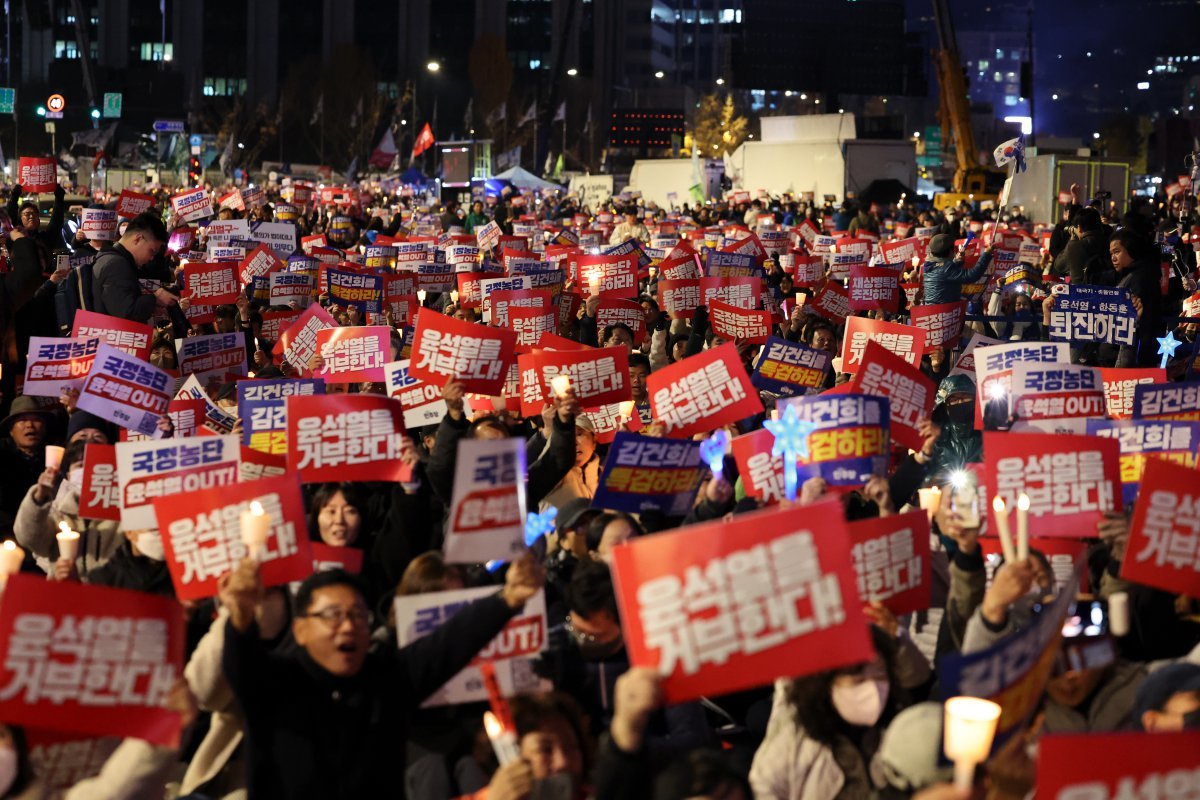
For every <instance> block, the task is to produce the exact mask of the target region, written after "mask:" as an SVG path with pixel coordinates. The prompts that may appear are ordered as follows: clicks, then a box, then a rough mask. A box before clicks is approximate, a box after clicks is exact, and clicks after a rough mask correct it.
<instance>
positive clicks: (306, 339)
mask: <svg viewBox="0 0 1200 800" xmlns="http://www.w3.org/2000/svg"><path fill="white" fill-rule="evenodd" d="M264 320H265V317H264ZM334 327H337V322H336V321H335V320H334V318H333V317H332V316H330V315H329V312H328V311H326V310H325V309H324V308H322V307H321V306H320V305H318V304H317V303H313V304H312V305H310V306H309V307H308V308H306V309H305V310H304V311H302V312H300V313H299V316H298V317H296V321H295V322H293V323H292V324H291V325H289V326H288V328H287V329H286V330H285V331H283V332H282V333H281V334H279V338H278V339H277V340H276V342H275V348H274V353H275V355H277V356H283V359H284V360H285V361H287V363H289V364H291V365H292V366H293V367H295V368H296V369H297V370H299V371H300V372H301V374H305V373H307V370H308V363H309V362H310V361H311V360H312V357H313V356H314V355H315V354H316V352H317V332H318V331H320V330H323V329H325V328H334ZM263 335H264V336H267V332H266V330H264V331H263ZM267 338H270V337H269V336H267Z"/></svg>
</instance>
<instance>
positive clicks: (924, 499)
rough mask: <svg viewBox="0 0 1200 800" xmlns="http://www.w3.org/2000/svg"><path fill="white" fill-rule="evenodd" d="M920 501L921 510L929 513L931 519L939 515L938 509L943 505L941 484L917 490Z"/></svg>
mask: <svg viewBox="0 0 1200 800" xmlns="http://www.w3.org/2000/svg"><path fill="white" fill-rule="evenodd" d="M917 498H918V502H919V503H920V505H921V510H922V511H924V512H925V513H926V514H928V515H929V519H930V521H933V518H934V517H935V516H937V512H938V509H940V508H941V507H942V489H941V487H940V486H930V487H929V488H927V489H918V490H917Z"/></svg>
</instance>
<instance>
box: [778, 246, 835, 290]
mask: <svg viewBox="0 0 1200 800" xmlns="http://www.w3.org/2000/svg"><path fill="white" fill-rule="evenodd" d="M782 258H783V257H782V256H780V259H782ZM791 263H792V270H791V272H792V284H793V285H794V286H806V287H815V286H817V284H819V283H820V282H821V281H822V279H824V277H825V260H824V259H823V258H821V257H820V256H806V255H804V254H802V253H796V254H794V255H793V256H792V260H791Z"/></svg>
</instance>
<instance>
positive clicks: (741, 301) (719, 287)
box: [700, 276, 762, 311]
mask: <svg viewBox="0 0 1200 800" xmlns="http://www.w3.org/2000/svg"><path fill="white" fill-rule="evenodd" d="M760 294H762V278H752V277H746V276H737V277H729V278H711V277H709V278H701V279H700V305H705V306H711V305H712V302H713V301H714V300H719V301H720V302H722V303H728V304H729V305H731V306H736V307H737V308H744V309H746V310H747V311H753V310H754V309H756V308H758V297H759V295H760Z"/></svg>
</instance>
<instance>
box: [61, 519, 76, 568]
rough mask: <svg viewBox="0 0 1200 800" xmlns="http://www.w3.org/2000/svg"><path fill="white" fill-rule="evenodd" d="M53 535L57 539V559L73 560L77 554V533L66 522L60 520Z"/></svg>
mask: <svg viewBox="0 0 1200 800" xmlns="http://www.w3.org/2000/svg"><path fill="white" fill-rule="evenodd" d="M55 537H56V538H57V539H58V560H59V561H74V560H75V557H76V556H77V555H79V534H78V533H77V532H75V531H73V530H71V526H70V525H68V524H67V523H66V522H60V523H58V533H57V534H55Z"/></svg>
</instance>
